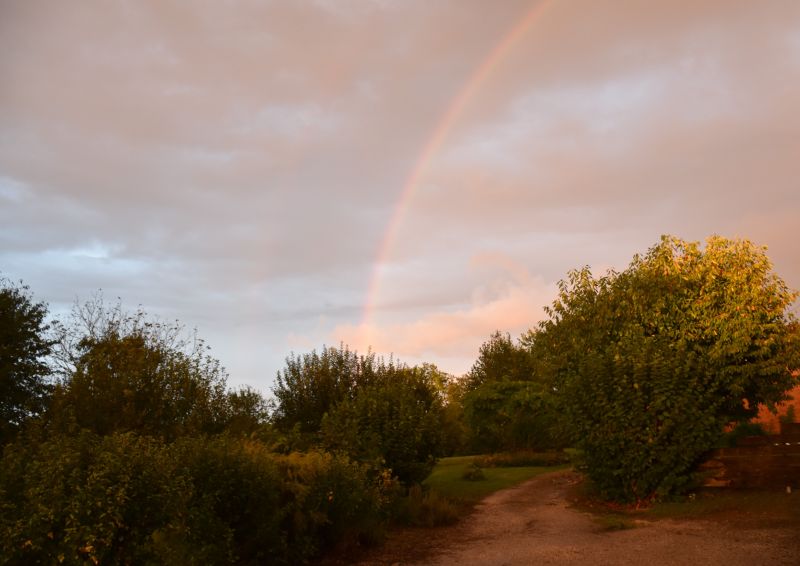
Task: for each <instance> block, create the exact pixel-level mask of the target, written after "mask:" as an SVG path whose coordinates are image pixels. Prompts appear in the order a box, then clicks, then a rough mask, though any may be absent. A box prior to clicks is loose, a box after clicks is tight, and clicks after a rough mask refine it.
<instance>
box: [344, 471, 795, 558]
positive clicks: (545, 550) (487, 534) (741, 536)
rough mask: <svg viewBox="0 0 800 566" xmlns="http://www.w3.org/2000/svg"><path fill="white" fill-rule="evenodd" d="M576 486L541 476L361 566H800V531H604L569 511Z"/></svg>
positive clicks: (391, 544) (717, 524) (402, 535)
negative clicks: (569, 492)
mask: <svg viewBox="0 0 800 566" xmlns="http://www.w3.org/2000/svg"><path fill="white" fill-rule="evenodd" d="M576 481H577V476H576V475H575V474H574V472H570V471H565V472H555V473H552V474H546V475H543V476H539V477H537V478H534V479H532V480H530V481H528V482H526V483H524V484H522V485H520V486H518V487H515V488H512V489H508V490H505V491H501V492H498V493H495V494H494V495H491V496H489V497H488V498H486V499H485V500H483V501H482V502H481V503H480V504H479V505H478V507H477V508H476V510H475V512H474V513H473V514H472V515H470V516H469V517H468V518H466V519H465V520H464V521H462V522H461V523H459V524H457V525H455V526H453V527H443V528H438V529H431V530H424V529H408V530H405V531H401V532H399V533H396V534H395V536H393V537H392V538H390V540H389V541H388V542H387V544H386V545H385V546H384V547H382V548H381V549H376V550H375V551H374V552H373V553H370V554H369V555H367V556H365V557H364V558H363V559H362V560H361V561H360V562H357V564H359V565H361V566H377V565H381V566H385V565H410V564H419V565H421V564H426V565H442V566H443V565H448V566H450V565H457V566H472V565H497V566H500V565H503V566H512V565H526V566H527V565H531V564H537V565H538V564H580V565H582V566H587V565H600V564H602V565H625V564H631V565H633V564H636V565H642V564H644V565H647V566H660V565H667V564H675V565H678V564H679V565H691V566H710V565H724V566H737V565H742V566H753V565H759V564H769V565H778V564H785V565H789V564H792V565H795V564H800V532H796V531H795V530H792V529H789V528H786V527H770V526H765V525H756V526H752V525H750V526H743V525H741V524H736V525H733V524H731V523H727V522H725V521H716V520H715V521H713V522H712V521H701V520H688V521H675V520H660V521H640V522H637V526H636V528H633V529H628V530H623V531H604V530H603V529H602V528H601V527H600V526H598V524H597V523H596V522H595V521H594V520H593V519H592V517H591V515H589V514H587V513H584V512H581V511H578V510H575V509H573V508H571V507H569V504H568V502H567V490H568V488H569V487H570V485H571V484H573V483H574V482H576Z"/></svg>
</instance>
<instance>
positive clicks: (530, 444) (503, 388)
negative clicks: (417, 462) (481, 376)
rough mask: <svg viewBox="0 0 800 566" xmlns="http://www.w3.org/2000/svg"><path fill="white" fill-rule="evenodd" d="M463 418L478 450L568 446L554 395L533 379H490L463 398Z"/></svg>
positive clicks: (490, 450)
mask: <svg viewBox="0 0 800 566" xmlns="http://www.w3.org/2000/svg"><path fill="white" fill-rule="evenodd" d="M464 420H465V422H466V423H467V425H468V426H469V429H470V431H471V433H472V446H473V448H474V449H475V450H477V451H478V452H486V451H488V452H496V451H499V450H523V449H530V450H542V449H547V448H561V447H563V446H565V445H566V440H567V436H566V434H565V433H564V432H563V431H562V426H561V423H560V415H559V412H558V408H557V407H556V406H555V404H554V400H553V395H552V394H551V393H550V392H548V391H545V390H543V389H542V388H541V387H540V386H539V384H537V383H535V382H531V381H499V382H488V383H484V384H483V385H481V386H480V387H478V388H476V389H473V390H472V391H470V392H468V393H467V394H466V395H465V397H464Z"/></svg>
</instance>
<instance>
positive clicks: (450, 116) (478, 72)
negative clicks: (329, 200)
mask: <svg viewBox="0 0 800 566" xmlns="http://www.w3.org/2000/svg"><path fill="white" fill-rule="evenodd" d="M551 1H552V0H542V1H537V2H535V3H534V5H533V6H532V7H531V9H530V10H528V12H527V13H526V14H525V16H524V17H523V18H522V19H521V20H520V21H519V22H518V23H517V24H516V25H514V27H512V28H511V30H510V31H509V32H508V33H506V34H505V35H504V36H503V38H502V39H501V40H500V41H499V42H498V43H497V44H496V45H495V46H494V48H493V49H492V50H491V51H490V52H489V54H488V55H487V56H486V57H485V58H484V59H483V61H482V62H481V63H480V65H478V67H476V69H475V70H474V71H473V72H472V74H471V75H470V76H469V78H468V79H467V81H466V82H465V83H464V86H463V87H462V88H461V90H460V91H459V92H458V93H457V94H456V96H455V97H454V98H453V100H452V101H451V102H450V104H449V105H448V106H447V110H446V111H445V112H444V114H442V117H441V118H440V119H439V121H438V122H437V124H436V127H435V128H434V129H433V132H432V133H431V135H430V137H429V138H428V141H427V142H426V143H425V145H424V146H423V149H422V152H421V153H420V155H419V157H418V158H417V161H416V163H415V165H414V167H413V168H412V169H411V173H410V174H409V176H408V178H407V179H406V182H405V184H404V185H403V190H402V191H401V193H400V197H399V198H398V199H397V204H396V205H395V208H394V212H393V214H392V217H391V219H390V220H389V224H388V226H387V228H386V231H385V232H384V234H383V238H382V239H381V242H380V245H379V247H378V253H377V256H376V259H375V261H374V263H373V268H372V273H371V276H370V280H369V285H368V287H367V295H366V300H365V302H364V311H363V314H362V318H361V325H360V328H361V331H362V332H364V333H367V332H369V325H370V322H371V321H372V318H373V316H374V313H375V304H376V302H377V298H378V293H379V291H380V285H381V275H382V267H383V265H384V264H385V263H387V261H388V259H389V256H390V254H391V251H392V247H393V246H394V242H395V239H396V238H397V233H398V230H399V228H400V225H401V224H402V222H403V219H404V217H405V213H406V210H407V209H408V207H409V204H410V203H411V201H412V200H413V198H414V195H415V194H416V192H417V187H418V186H419V182H420V179H421V178H422V175H423V174H424V173H425V170H426V169H427V167H428V164H429V163H430V162H431V160H432V158H433V156H434V155H435V154H436V153H437V152H438V151H439V149H440V148H441V147H442V144H443V143H444V141H445V139H446V138H447V135H448V134H449V133H450V130H451V129H452V128H453V125H454V124H455V123H456V122H457V120H458V119H459V117H460V116H461V115H462V114H463V112H464V110H465V109H466V107H467V105H468V103H469V101H470V99H472V98H473V97H474V95H475V93H476V92H477V91H478V90H480V87H481V85H483V84H484V83H485V82H486V80H487V79H488V78H489V76H490V75H491V73H492V71H493V70H494V68H495V67H496V66H497V65H498V63H499V62H500V61H502V60H503V59H505V57H506V56H507V55H508V53H509V52H510V51H511V49H512V48H513V47H514V45H515V44H516V43H517V42H518V41H519V40H520V39H521V38H522V37H523V36H524V35H525V34H526V33H527V31H528V30H529V29H530V28H531V26H532V25H533V24H534V22H536V21H537V20H538V19H540V18H541V16H542V14H543V13H544V11H545V10H546V8H547V7H548V6H549V4H550V3H551ZM361 338H362V340H361V341H362V342H365V343H369V336H367V335H362V337H361Z"/></svg>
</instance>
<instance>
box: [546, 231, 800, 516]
mask: <svg viewBox="0 0 800 566" xmlns="http://www.w3.org/2000/svg"><path fill="white" fill-rule="evenodd" d="M559 287H560V293H559V295H558V298H557V299H556V301H555V302H554V303H553V305H552V307H551V308H550V309H548V313H549V314H550V320H548V321H545V322H543V323H542V324H541V326H540V328H539V330H538V331H537V332H536V333H534V334H533V335H532V337H531V342H532V346H533V349H534V351H536V352H537V355H538V359H539V360H540V362H541V365H542V367H543V368H546V369H547V371H548V372H549V373H551V375H552V376H553V384H554V391H556V392H557V393H558V395H559V397H560V401H561V405H562V406H563V408H564V410H565V412H566V414H567V417H568V419H569V423H570V425H571V426H572V427H573V428H574V433H575V438H576V439H577V440H578V441H579V447H580V448H581V449H582V450H583V453H584V456H585V461H586V466H587V470H588V472H589V475H590V476H591V478H592V479H593V480H594V481H595V482H596V484H597V485H598V486H599V488H600V489H601V490H602V491H603V493H604V494H605V495H606V496H609V497H611V498H613V499H617V500H621V501H640V500H646V499H649V498H652V497H655V496H662V495H666V494H669V493H674V492H676V491H679V490H681V489H682V488H683V487H685V486H686V485H688V482H689V481H690V480H691V475H692V471H693V470H694V469H695V468H696V466H697V465H698V464H699V463H700V462H701V461H702V460H703V457H704V455H705V454H706V453H707V452H708V451H709V450H710V449H712V448H714V447H715V446H717V444H718V443H719V440H720V437H721V436H722V434H723V431H724V429H725V427H726V426H728V425H729V424H731V423H737V422H742V421H747V420H749V419H750V418H752V417H753V416H754V415H755V414H756V413H757V411H758V407H759V405H760V404H767V405H770V404H774V403H776V402H778V401H780V400H782V399H783V398H784V397H785V391H786V390H788V389H789V388H791V387H792V386H793V385H794V384H795V383H796V379H795V378H794V377H793V376H792V372H791V370H792V369H793V368H796V367H798V363H799V361H798V353H800V349H799V348H798V338H800V333H798V327H797V324H796V319H795V317H794V315H793V314H792V312H791V311H790V310H789V307H790V306H791V304H792V302H793V301H794V300H795V298H796V297H797V293H795V292H794V291H791V290H790V289H789V288H788V287H787V286H786V284H785V283H784V281H783V280H781V279H780V278H779V277H778V276H777V275H775V274H773V273H772V271H771V264H770V262H769V259H768V258H767V257H766V255H765V253H764V250H763V248H758V247H756V246H754V245H753V244H751V243H750V242H747V241H732V240H726V239H724V238H719V237H712V238H709V239H708V241H707V244H706V247H705V249H704V250H701V249H700V246H699V244H698V243H689V242H683V241H681V240H679V239H677V238H673V237H669V236H664V237H663V238H662V240H661V242H660V243H659V244H658V245H656V246H654V247H653V248H651V249H650V250H649V251H648V253H647V254H646V255H645V256H643V257H640V256H635V257H634V259H633V261H632V262H631V264H630V266H629V267H628V268H627V269H626V270H625V271H623V272H620V273H617V272H613V271H611V272H609V273H608V274H606V275H605V276H603V277H599V278H595V277H594V276H593V275H592V273H591V271H590V270H589V269H588V268H584V269H582V270H579V271H573V272H571V273H570V274H569V278H568V280H567V281H562V282H561V283H560V285H559Z"/></svg>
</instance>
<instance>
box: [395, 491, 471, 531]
mask: <svg viewBox="0 0 800 566" xmlns="http://www.w3.org/2000/svg"><path fill="white" fill-rule="evenodd" d="M394 516H395V520H396V521H397V522H398V523H400V524H404V525H414V526H417V527H438V526H442V525H452V524H453V523H455V522H456V521H458V519H459V517H460V511H459V507H458V506H457V505H456V504H455V503H453V502H452V501H450V500H449V499H448V498H446V497H444V496H443V495H440V494H439V493H437V492H436V491H433V490H424V489H423V488H422V486H420V485H413V486H411V487H410V488H409V489H408V494H407V495H406V496H405V497H403V498H402V499H401V500H399V501H398V504H397V505H396V507H395V512H394Z"/></svg>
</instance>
